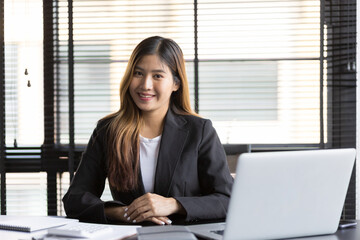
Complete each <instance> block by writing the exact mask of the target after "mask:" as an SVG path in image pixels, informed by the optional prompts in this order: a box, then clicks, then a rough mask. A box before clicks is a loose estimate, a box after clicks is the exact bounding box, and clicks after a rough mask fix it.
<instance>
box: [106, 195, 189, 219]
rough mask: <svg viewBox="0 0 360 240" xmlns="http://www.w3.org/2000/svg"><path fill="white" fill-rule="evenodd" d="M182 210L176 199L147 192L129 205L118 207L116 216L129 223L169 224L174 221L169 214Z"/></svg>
mask: <svg viewBox="0 0 360 240" xmlns="http://www.w3.org/2000/svg"><path fill="white" fill-rule="evenodd" d="M114 210H115V209H114ZM182 211H184V210H183V208H182V206H181V204H180V203H178V201H176V199H174V198H166V197H162V196H160V195H158V194H153V193H146V194H144V195H143V196H141V197H139V198H137V199H135V200H134V201H133V202H132V203H131V204H130V205H129V206H124V207H120V209H119V208H117V209H116V212H117V213H116V215H117V217H116V218H117V219H119V218H120V220H122V221H124V222H129V223H140V222H143V221H151V222H153V223H155V224H159V225H165V224H166V225H169V224H171V223H172V221H171V220H170V219H169V218H168V216H169V215H171V214H174V213H181V212H182ZM113 213H114V212H113ZM111 215H113V214H111ZM119 215H120V216H119Z"/></svg>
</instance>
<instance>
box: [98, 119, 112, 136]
mask: <svg viewBox="0 0 360 240" xmlns="http://www.w3.org/2000/svg"><path fill="white" fill-rule="evenodd" d="M113 118H114V116H112V115H108V116H105V117H103V118H101V119H100V120H98V122H97V124H96V128H95V132H96V133H97V135H105V134H106V132H107V129H108V127H109V125H110V123H111V121H112V119H113Z"/></svg>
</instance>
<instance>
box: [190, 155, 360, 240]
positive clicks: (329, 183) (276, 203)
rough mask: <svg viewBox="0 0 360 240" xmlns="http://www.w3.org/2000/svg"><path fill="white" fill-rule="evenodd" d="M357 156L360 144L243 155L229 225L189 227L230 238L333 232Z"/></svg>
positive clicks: (209, 236) (214, 236)
mask: <svg viewBox="0 0 360 240" xmlns="http://www.w3.org/2000/svg"><path fill="white" fill-rule="evenodd" d="M355 155H356V151H355V149H328V150H309V151H285V152H263V153H244V154H241V155H240V156H239V159H238V165H237V170H236V177H235V183H234V186H233V190H232V196H231V199H230V205H229V210H228V214H227V218H226V224H225V223H215V224H200V225H192V226H189V228H190V230H191V231H192V232H193V233H195V234H196V235H198V236H200V237H203V238H207V239H225V240H230V239H278V238H293V237H303V236H313V235H323V234H332V233H334V232H336V230H337V228H338V224H339V220H340V215H341V212H342V208H343V205H344V201H345V196H346V192H347V189H348V185H349V181H350V176H351V172H352V169H353V166H354V161H355ZM222 231H223V236H221V235H220V234H221V232H222Z"/></svg>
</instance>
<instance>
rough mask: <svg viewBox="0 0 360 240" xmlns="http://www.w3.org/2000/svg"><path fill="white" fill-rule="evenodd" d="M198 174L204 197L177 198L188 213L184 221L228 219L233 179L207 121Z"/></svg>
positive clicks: (199, 155) (200, 147) (219, 145)
mask: <svg viewBox="0 0 360 240" xmlns="http://www.w3.org/2000/svg"><path fill="white" fill-rule="evenodd" d="M197 174H198V181H199V188H200V189H199V191H200V192H201V196H184V197H175V199H176V200H177V201H178V202H179V203H180V204H181V205H182V206H183V208H184V209H185V211H186V219H185V220H186V221H197V220H204V219H220V218H225V217H226V213H227V209H228V205H229V200H230V195H231V189H232V185H233V182H234V179H233V178H232V177H231V174H230V171H229V167H228V163H227V159H226V155H225V151H224V148H223V146H222V144H221V142H220V140H219V137H218V135H217V133H216V131H215V129H214V127H213V126H212V124H211V121H210V120H206V121H205V122H204V125H203V129H202V139H201V142H200V144H199V149H198V161H197ZM189 184H191V182H190V183H189Z"/></svg>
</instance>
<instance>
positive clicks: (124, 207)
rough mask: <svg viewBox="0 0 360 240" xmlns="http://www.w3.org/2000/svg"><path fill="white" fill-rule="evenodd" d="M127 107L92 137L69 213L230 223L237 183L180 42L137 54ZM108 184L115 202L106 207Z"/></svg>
mask: <svg viewBox="0 0 360 240" xmlns="http://www.w3.org/2000/svg"><path fill="white" fill-rule="evenodd" d="M120 103H121V105H120V109H119V111H118V112H116V113H113V114H110V115H109V116H107V117H105V118H103V119H102V120H100V121H99V123H98V125H97V127H96V128H95V130H94V132H93V134H92V136H91V138H90V141H89V143H88V146H87V148H86V150H85V152H84V153H83V156H82V160H81V162H80V165H79V168H78V169H77V172H76V174H75V177H74V179H73V181H72V183H71V185H70V188H69V190H68V192H67V193H66V195H65V196H64V198H63V202H64V206H65V211H66V214H67V215H68V216H69V217H72V218H78V219H79V220H81V221H87V222H100V223H106V222H108V221H122V222H127V223H140V222H144V221H150V222H153V223H156V224H161V225H164V224H171V222H172V221H171V219H173V218H178V217H180V219H183V220H185V221H188V222H193V221H197V220H201V219H217V218H225V216H226V211H227V208H228V203H229V198H230V192H231V187H232V183H233V178H232V177H231V175H230V172H229V169H228V165H227V162H226V156H225V153H224V150H223V147H222V145H221V143H220V141H219V138H218V136H217V134H216V131H215V129H214V128H213V127H212V125H211V121H210V120H206V119H202V118H200V117H198V116H197V115H196V114H195V113H194V112H193V111H192V110H191V106H190V98H189V90H188V83H187V77H186V72H185V62H184V58H183V54H182V51H181V49H180V47H179V46H178V45H177V44H176V43H175V42H174V41H173V40H171V39H166V38H162V37H157V36H156V37H150V38H147V39H145V40H143V41H142V42H141V43H140V44H139V45H138V46H137V47H136V48H135V49H134V51H133V53H132V55H131V57H130V60H129V62H128V66H127V68H126V71H125V74H124V77H123V79H122V81H121V84H120ZM106 177H107V178H108V179H109V183H110V189H111V193H112V196H113V198H114V201H109V202H103V201H102V200H100V196H101V194H102V192H103V190H104V184H105V179H106Z"/></svg>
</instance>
